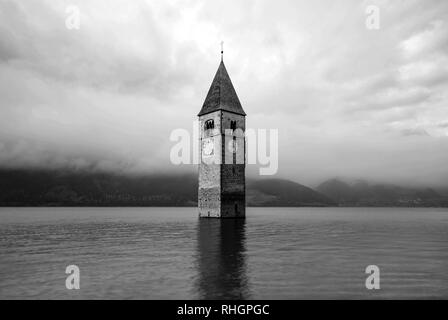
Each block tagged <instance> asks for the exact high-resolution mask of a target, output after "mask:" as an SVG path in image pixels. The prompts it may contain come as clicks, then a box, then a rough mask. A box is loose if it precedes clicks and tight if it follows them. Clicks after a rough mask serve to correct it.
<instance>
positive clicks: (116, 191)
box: [0, 170, 336, 206]
mask: <svg viewBox="0 0 448 320" xmlns="http://www.w3.org/2000/svg"><path fill="white" fill-rule="evenodd" d="M197 188H198V184H197V176H196V175H194V174H186V175H179V176H175V175H161V174H160V175H146V176H126V175H117V174H110V173H94V172H77V171H51V170H0V206H196V205H197ZM247 202H248V205H249V206H328V205H336V203H335V202H334V201H332V200H330V199H329V198H327V197H326V196H324V195H322V194H319V193H318V192H316V191H314V190H312V189H310V188H307V187H305V186H302V185H300V184H298V183H295V182H291V181H288V180H280V179H266V180H250V181H249V182H248V184H247Z"/></svg>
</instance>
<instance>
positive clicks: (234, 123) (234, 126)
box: [230, 121, 236, 130]
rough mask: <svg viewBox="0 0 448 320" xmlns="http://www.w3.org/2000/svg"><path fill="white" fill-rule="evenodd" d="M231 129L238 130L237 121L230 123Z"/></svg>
mask: <svg viewBox="0 0 448 320" xmlns="http://www.w3.org/2000/svg"><path fill="white" fill-rule="evenodd" d="M230 129H232V130H236V121H230Z"/></svg>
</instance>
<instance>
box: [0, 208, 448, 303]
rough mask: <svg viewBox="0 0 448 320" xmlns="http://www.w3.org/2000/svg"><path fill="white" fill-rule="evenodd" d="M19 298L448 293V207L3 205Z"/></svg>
mask: <svg viewBox="0 0 448 320" xmlns="http://www.w3.org/2000/svg"><path fill="white" fill-rule="evenodd" d="M68 265H76V266H78V267H79V269H80V290H68V289H66V287H65V280H66V277H67V276H68V275H67V274H65V270H66V267H67V266H68ZM368 265H376V266H378V268H379V270H380V289H379V290H368V289H366V286H365V281H366V278H367V277H368V274H366V273H365V269H366V267H367V266H368ZM19 298H24V299H314V298H320V299H394V298H397V299H413V298H441V299H447V298H448V210H447V209H432V208H248V209H247V219H245V220H209V219H201V220H199V219H198V217H197V209H196V208H0V299H19Z"/></svg>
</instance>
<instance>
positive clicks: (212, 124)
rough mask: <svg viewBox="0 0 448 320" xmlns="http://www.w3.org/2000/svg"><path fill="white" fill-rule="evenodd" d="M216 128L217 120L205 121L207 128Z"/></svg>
mask: <svg viewBox="0 0 448 320" xmlns="http://www.w3.org/2000/svg"><path fill="white" fill-rule="evenodd" d="M209 129H215V121H213V119H210V120H207V121H205V130H209Z"/></svg>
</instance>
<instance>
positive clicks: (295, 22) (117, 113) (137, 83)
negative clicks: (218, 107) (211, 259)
mask: <svg viewBox="0 0 448 320" xmlns="http://www.w3.org/2000/svg"><path fill="white" fill-rule="evenodd" d="M370 5H373V6H376V7H377V8H378V9H379V17H380V20H379V29H373V30H372V29H369V28H367V27H366V19H368V17H369V16H370V15H369V12H366V9H367V7H368V6H370ZM72 6H75V7H76V8H77V9H79V13H80V20H79V22H80V24H79V29H73V28H68V27H67V23H66V22H67V19H68V18H70V17H71V15H72V13H73V11H71V10H73V7H72ZM70 21H72V20H70ZM221 41H224V62H225V64H226V67H227V70H228V72H229V74H230V77H231V78H232V82H233V84H234V87H235V89H236V91H237V93H238V96H239V99H240V101H241V103H242V105H243V108H244V110H245V111H246V113H247V127H248V128H253V129H277V130H278V134H279V141H278V151H279V153H278V162H279V165H278V172H277V175H276V176H277V177H281V178H288V179H292V180H294V181H297V182H300V183H303V184H306V185H310V186H315V185H317V184H319V183H320V182H322V181H324V180H326V179H328V178H334V177H339V178H343V179H348V180H356V179H367V180H370V181H375V182H383V183H397V184H410V185H427V186H446V185H448V2H447V1H438V0H435V1H432V0H421V1H415V0H394V1H379V0H369V1H359V0H343V1H332V0H325V1H324V0H313V1H292V0H291V1H284V0H276V1H272V0H271V1H265V0H245V1H229V0H226V1H215V0H206V1H174V0H169V1H166V0H163V1H158V0H147V1H143V0H135V1H125V0H121V1H120V0H70V1H66V0H58V1H52V0H26V1H20V0H19V1H18V0H12V1H10V0H0V167H2V168H31V167H32V168H70V169H82V170H84V169H86V170H105V171H113V172H118V173H133V174H135V173H138V174H142V173H145V174H146V173H154V172H195V171H196V170H197V168H196V166H194V165H178V166H176V165H174V164H172V163H171V161H170V150H171V148H172V147H173V144H174V143H173V142H172V141H170V139H169V137H170V134H171V133H172V132H173V130H175V129H178V128H184V129H187V130H189V131H191V130H193V121H194V120H195V119H196V115H197V113H198V112H199V110H200V108H201V106H202V103H203V102H204V99H205V96H206V94H207V91H208V88H209V86H210V84H211V81H212V79H213V76H214V74H215V72H216V69H217V68H218V65H219V62H220V43H221ZM248 175H250V176H257V175H258V166H257V165H250V166H248Z"/></svg>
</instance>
